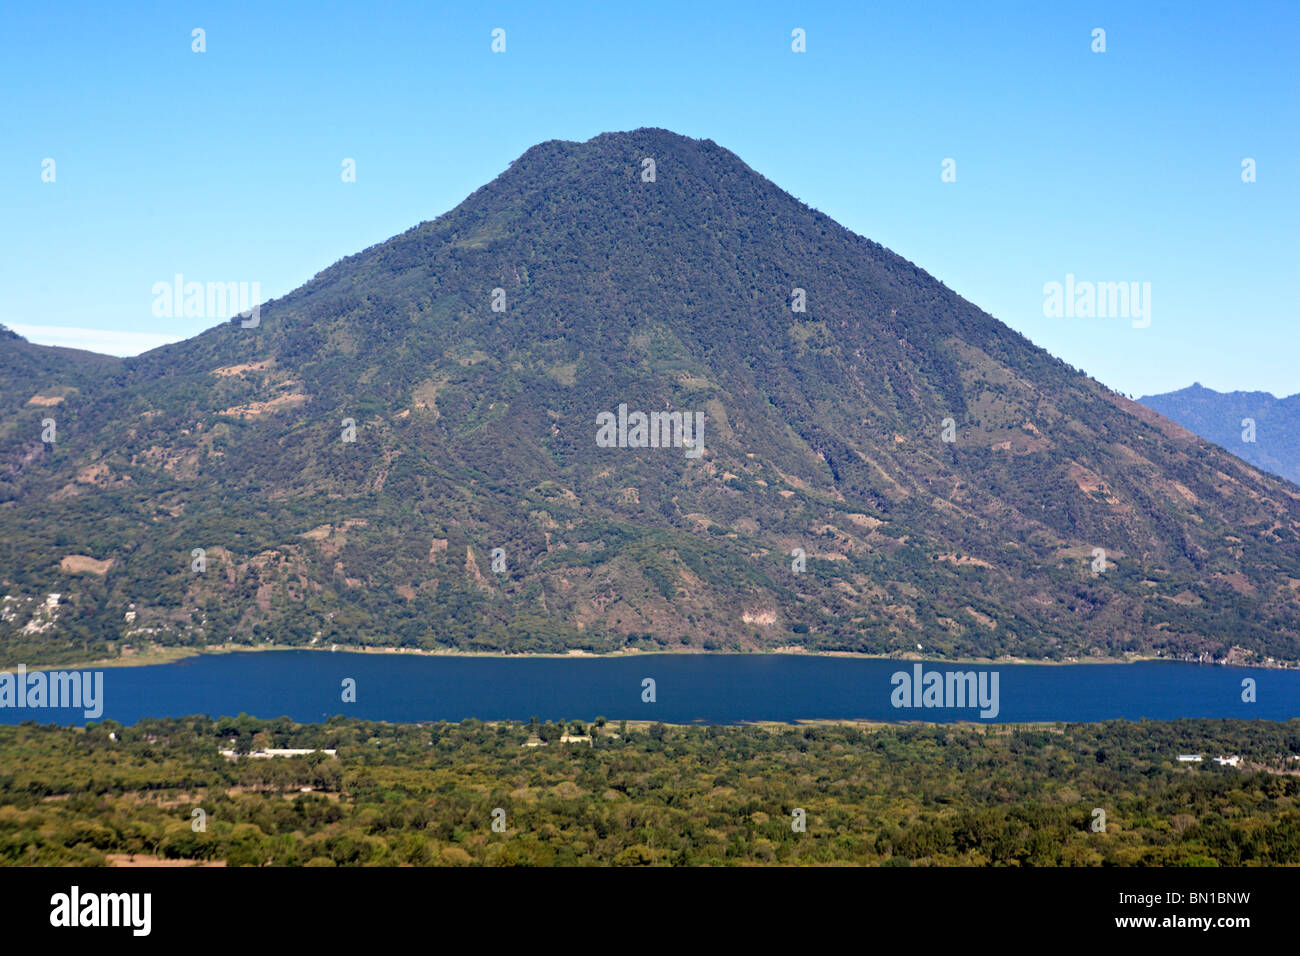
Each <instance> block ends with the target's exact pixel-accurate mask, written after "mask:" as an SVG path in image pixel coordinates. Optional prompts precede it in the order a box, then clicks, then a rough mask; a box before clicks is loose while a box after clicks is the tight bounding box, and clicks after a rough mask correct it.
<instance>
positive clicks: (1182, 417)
mask: <svg viewBox="0 0 1300 956" xmlns="http://www.w3.org/2000/svg"><path fill="white" fill-rule="evenodd" d="M1138 401H1140V402H1141V403H1142V404H1143V405H1145V406H1147V407H1148V408H1153V409H1155V410H1156V411H1157V412H1159V413H1160V414H1161V415H1164V416H1165V417H1166V418H1168V419H1171V420H1172V421H1175V422H1177V423H1178V424H1180V425H1182V426H1183V427H1184V428H1186V429H1187V430H1188V431H1191V432H1195V433H1196V434H1198V435H1200V436H1201V437H1202V438H1204V439H1205V440H1206V441H1212V442H1214V444H1216V445H1219V446H1220V447H1222V448H1225V449H1227V450H1228V451H1230V452H1232V454H1234V455H1236V456H1237V457H1238V458H1241V459H1244V460H1245V461H1248V462H1250V463H1251V464H1252V465H1254V466H1256V467H1257V468H1263V469H1264V470H1265V471H1271V472H1272V473H1273V474H1275V475H1280V476H1281V477H1283V478H1286V479H1287V480H1288V481H1291V482H1294V483H1295V484H1297V485H1300V394H1296V395H1291V396H1289V397H1288V398H1276V397H1274V396H1273V395H1271V394H1269V393H1268V392H1216V391H1215V390H1214V389H1212V388H1205V387H1204V386H1202V385H1201V384H1200V383H1199V382H1198V383H1196V384H1195V385H1192V386H1191V387H1190V388H1183V389H1179V390H1178V391H1176V392H1166V393H1165V394H1163V395H1145V396H1143V397H1142V398H1140V399H1138ZM1247 419H1249V420H1250V422H1253V423H1254V430H1253V433H1252V431H1251V429H1250V424H1249V422H1247V421H1246V420H1247ZM1252 437H1253V441H1252V440H1250V439H1251V438H1252Z"/></svg>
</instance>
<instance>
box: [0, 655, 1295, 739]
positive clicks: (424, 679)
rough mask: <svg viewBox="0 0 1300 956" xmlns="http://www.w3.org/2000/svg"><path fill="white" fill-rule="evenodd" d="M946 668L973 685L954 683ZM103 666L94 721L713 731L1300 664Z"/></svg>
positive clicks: (1211, 696) (1289, 693)
mask: <svg viewBox="0 0 1300 956" xmlns="http://www.w3.org/2000/svg"><path fill="white" fill-rule="evenodd" d="M918 668H919V669H920V675H919V677H920V679H919V681H917V677H918ZM930 672H938V674H937V677H931V676H929V675H930ZM947 672H953V673H956V672H963V673H973V677H972V678H962V677H955V678H953V679H949V678H948V677H947V676H946V674H947ZM98 673H101V674H102V675H103V677H102V680H103V684H102V692H101V695H100V699H101V702H102V708H103V711H102V717H101V718H100V719H112V720H116V721H119V722H121V723H124V724H129V723H134V722H135V721H137V720H139V719H140V718H142V717H168V716H170V717H175V716H182V715H186V714H208V715H211V716H214V717H215V716H222V715H234V714H238V713H240V712H244V713H248V714H251V715H253V716H256V717H268V718H269V717H279V716H282V715H283V716H288V717H290V718H292V719H293V720H296V721H300V722H309V721H319V720H322V719H324V718H326V717H330V716H332V715H334V714H343V715H345V716H348V717H360V718H364V719H369V720H386V721H395V722H415V721H434V720H447V721H460V720H463V719H466V718H470V717H474V718H478V719H481V720H494V719H513V720H528V719H529V718H530V717H533V716H536V717H540V718H542V719H543V720H547V719H550V720H556V719H560V718H568V719H580V720H590V719H591V718H593V717H596V716H604V717H607V718H609V719H610V720H620V719H627V720H661V721H664V722H665V723H691V722H707V723H717V724H732V723H741V722H745V721H759V720H771V721H796V720H812V719H845V720H847V719H863V720H881V721H915V720H926V721H936V722H950V721H974V722H981V723H1004V722H1019V721H1099V720H1109V719H1112V718H1127V719H1134V720H1135V719H1139V718H1143V717H1147V718H1152V719H1157V720H1166V719H1173V718H1178V717H1238V718H1259V719H1265V720H1285V719H1287V718H1290V717H1294V716H1300V670H1268V669H1259V668H1244V667H1220V666H1213V665H1203V664H1183V663H1172V662H1168V663H1167V662H1143V663H1136V664H1071V665H1050V666H1049V665H1032V664H1018V665H1012V664H997V665H990V664H978V665H977V664H955V663H951V662H935V661H927V662H924V663H920V662H915V661H899V660H864V659H857V658H833V657H813V656H808V657H804V656H794V655H703V654H680V655H674V654H653V655H645V656H642V657H616V658H488V657H429V656H421V655H413V654H359V653H347V652H343V651H339V652H329V651H324V652H322V651H259V652H250V653H234V654H218V655H210V656H201V657H194V658H188V659H185V660H182V661H177V662H174V663H169V664H159V665H151V666H146V667H117V668H107V669H104V670H103V671H100V672H98ZM995 674H996V677H994V675H995ZM895 675H901V676H900V677H896V676H895ZM28 676H29V679H30V676H31V675H28ZM646 679H650V680H652V681H653V692H654V693H653V696H654V700H653V701H649V700H643V696H645V697H649V696H650V694H649V685H646V684H645V681H646ZM1248 679H1249V680H1252V681H1254V683H1255V686H1254V695H1255V698H1256V700H1255V702H1253V703H1251V702H1245V701H1243V700H1242V696H1243V681H1247V680H1248ZM345 680H351V681H355V700H354V701H348V702H345V701H344V700H343V694H344V681H345ZM913 684H916V686H913ZM15 685H16V682H15ZM981 693H982V694H983V699H982V700H981V699H980V695H981ZM896 703H897V704H907V705H909V706H895V704H896ZM927 703H928V704H930V705H931V706H926V704H927ZM972 705H974V706H972ZM981 713H983V714H985V715H986V716H984V717H981ZM24 720H36V721H38V722H40V723H61V724H84V723H85V722H86V717H85V714H84V710H82V709H55V708H49V707H47V708H43V709H38V708H34V707H25V708H20V707H15V706H13V705H12V701H11V703H10V705H9V706H3V707H0V722H3V723H20V722H22V721H24Z"/></svg>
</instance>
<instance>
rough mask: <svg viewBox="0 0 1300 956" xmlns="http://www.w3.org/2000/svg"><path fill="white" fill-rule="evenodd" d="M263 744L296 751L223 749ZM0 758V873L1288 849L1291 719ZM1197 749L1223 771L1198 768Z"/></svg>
mask: <svg viewBox="0 0 1300 956" xmlns="http://www.w3.org/2000/svg"><path fill="white" fill-rule="evenodd" d="M566 734H568V735H574V736H577V737H578V738H579V739H578V740H577V741H576V742H574V741H570V742H563V741H562V740H561V738H562V737H563V736H565V735H566ZM588 737H589V738H590V739H589V741H588V739H586V738H588ZM530 744H531V746H530ZM266 748H319V750H318V752H314V753H311V754H309V755H306V756H291V757H270V758H263V759H259V758H254V757H251V756H249V755H250V753H252V752H254V751H259V750H264V749H266ZM223 750H226V751H233V755H234V758H235V759H230V758H229V757H228V756H223V754H222V753H221V751H223ZM325 750H333V751H336V755H334V756H331V755H328V754H326V753H324V752H323V751H325ZM0 753H3V754H4V760H3V763H2V764H0V862H3V863H4V864H6V865H22V864H42V865H90V866H98V865H105V864H116V865H123V864H124V863H130V862H132V857H134V858H135V862H136V863H137V864H139V863H140V862H142V861H153V860H157V859H159V858H161V859H163V860H173V861H184V862H187V863H193V864H196V865H197V864H200V863H218V864H224V865H227V866H265V865H270V866H406V865H411V866H469V865H484V866H510V865H539V866H540V865H637V866H642V865H661V866H662V865H668V866H673V865H677V866H680V865H709V866H714V865H717V866H730V865H765V864H769V865H846V864H852V865H866V866H972V867H984V866H1040V867H1041V866H1138V865H1159V866H1274V865H1295V864H1300V756H1297V755H1300V720H1291V721H1289V722H1286V723H1270V722H1262V721H1240V720H1178V721H1169V722H1148V721H1141V722H1127V721H1114V722H1107V723H1100V724H1053V725H1032V726H1031V725H1025V726H1004V727H987V726H968V725H956V726H951V725H950V726H922V725H912V726H899V725H848V724H810V725H762V726H725V727H724V726H666V725H664V724H658V723H655V724H648V723H635V724H629V723H627V722H618V723H611V722H609V721H606V720H605V719H604V718H600V717H597V718H595V719H594V720H590V721H572V720H566V721H555V720H548V721H542V720H538V719H534V720H533V721H531V722H527V723H484V722H482V721H477V720H467V721H464V722H462V723H459V724H448V723H435V724H417V725H393V724H386V723H373V722H366V721H360V720H351V719H344V718H342V717H336V718H334V719H332V720H329V721H327V722H325V723H320V724H310V725H299V724H294V723H293V722H291V721H290V720H289V719H288V718H279V719H275V720H261V719H256V718H252V717H248V716H244V715H241V716H239V717H233V718H232V717H227V718H221V719H219V720H212V719H209V718H206V717H187V718H171V719H162V720H142V721H140V722H139V723H138V724H135V725H133V726H130V727H125V726H121V725H118V724H115V723H112V722H104V723H99V724H92V725H88V726H87V727H85V728H80V729H77V728H61V727H55V726H42V725H37V724H34V723H27V724H22V725H17V726H4V727H0ZM1180 753H1198V754H1203V755H1204V760H1203V761H1202V762H1201V763H1198V764H1191V763H1180V762H1179V761H1178V760H1177V755H1178V754H1180ZM1219 755H1234V756H1238V757H1240V762H1239V764H1238V765H1237V766H1235V767H1231V766H1221V765H1218V764H1215V763H1214V761H1213V759H1212V758H1213V757H1214V756H1219ZM198 811H201V814H200V813H198ZM200 822H201V823H202V825H201V826H200ZM494 822H496V823H497V827H496V828H495V829H494V826H493V824H494ZM1099 824H1100V826H1099Z"/></svg>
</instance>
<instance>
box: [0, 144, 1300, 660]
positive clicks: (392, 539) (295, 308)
mask: <svg viewBox="0 0 1300 956" xmlns="http://www.w3.org/2000/svg"><path fill="white" fill-rule="evenodd" d="M647 159H653V160H654V175H653V177H651V176H650V166H649V165H648V164H647V163H646V162H645V161H646V160H647ZM801 301H802V302H804V303H806V308H805V309H804V310H803V311H796V310H795V309H794V308H793V305H794V304H796V303H799V302H801ZM494 306H495V308H494ZM34 349H35V350H37V351H33V350H34ZM0 369H3V370H4V371H3V373H0V403H2V404H3V407H4V408H6V409H7V410H8V412H7V414H6V416H5V417H4V419H3V423H2V424H0V574H2V575H3V587H4V592H5V594H6V595H8V596H9V597H10V598H11V599H12V600H10V601H8V602H7V604H6V607H5V610H4V613H3V615H0V618H3V619H2V620H0V659H2V661H3V662H5V663H8V662H16V661H28V662H31V661H32V660H35V659H37V658H41V659H45V660H50V659H55V658H58V657H60V656H63V659H71V658H72V657H82V658H84V657H85V656H86V655H88V654H95V653H100V652H104V651H106V650H108V649H110V648H111V650H112V652H113V653H117V652H119V651H121V649H122V648H123V646H124V645H131V646H133V647H135V648H139V647H141V646H143V645H148V644H151V643H159V644H164V645H191V646H203V645H207V644H213V643H220V642H224V641H228V640H234V641H240V642H265V641H275V642H278V643H283V644H295V645H308V644H317V645H329V644H334V643H338V644H359V643H368V644H384V645H389V646H406V647H413V648H430V649H432V648H458V649H462V650H485V651H486V650H497V651H501V650H504V651H555V650H562V649H566V648H586V649H590V650H596V651H609V650H615V649H621V648H643V649H655V648H670V649H674V648H675V649H693V648H703V649H713V650H727V649H733V650H750V649H775V648H803V649H810V650H850V651H863V652H871V653H882V654H885V653H887V654H908V653H911V654H914V653H916V652H917V645H918V644H919V645H921V646H922V648H923V652H924V653H925V654H927V655H933V656H950V657H970V656H981V657H997V656H1006V655H1016V656H1021V657H1026V658H1034V659H1061V658H1063V657H1067V656H1081V657H1091V656H1112V655H1122V654H1158V655H1163V656H1168V657H1178V658H1191V659H1207V660H1208V659H1214V660H1226V659H1231V660H1239V661H1244V660H1255V659H1261V658H1265V657H1272V658H1278V659H1288V660H1295V659H1297V658H1300V489H1297V488H1295V487H1292V486H1290V485H1287V484H1285V483H1284V482H1282V481H1280V480H1278V479H1277V478H1275V477H1273V476H1271V475H1267V474H1263V473H1261V472H1260V471H1258V470H1256V469H1255V468H1253V467H1252V466H1250V465H1247V464H1245V463H1244V462H1242V461H1240V460H1239V459H1237V458H1235V457H1233V456H1232V455H1229V454H1227V453H1226V452H1224V451H1223V450H1221V449H1220V448H1218V447H1215V446H1214V445H1211V444H1209V443H1207V442H1205V441H1203V440H1201V439H1199V438H1197V437H1196V436H1195V435H1193V434H1192V433H1191V432H1189V431H1187V430H1185V429H1184V428H1182V427H1180V426H1178V425H1175V424H1174V423H1172V422H1171V421H1169V420H1168V419H1166V418H1164V417H1162V416H1160V415H1159V414H1157V413H1156V412H1154V411H1152V410H1151V409H1149V408H1147V407H1145V406H1143V405H1141V404H1137V403H1134V402H1130V401H1128V400H1127V399H1125V398H1123V397H1122V396H1120V395H1118V394H1116V393H1115V392H1112V391H1110V390H1109V389H1107V388H1105V387H1103V386H1102V385H1100V384H1098V383H1097V382H1095V381H1093V380H1092V379H1090V378H1088V377H1087V376H1085V375H1083V374H1082V373H1080V372H1078V371H1076V370H1075V369H1072V368H1071V367H1069V366H1067V365H1066V364H1065V363H1063V362H1061V361H1059V360H1058V359H1055V358H1053V357H1052V356H1051V355H1049V354H1047V353H1046V352H1044V351H1043V350H1042V349H1039V348H1037V347H1035V346H1034V345H1033V344H1031V343H1030V342H1029V341H1028V340H1026V339H1025V338H1024V337H1022V336H1020V335H1019V334H1017V333H1016V332H1014V331H1012V330H1011V329H1009V328H1007V327H1006V326H1005V325H1003V324H1002V323H1000V322H998V321H997V320H996V319H994V318H993V317H992V316H990V315H988V314H987V313H985V312H983V311H981V310H980V309H979V308H977V307H976V306H974V305H972V304H971V303H969V302H967V301H965V300H964V299H962V298H961V297H960V296H958V295H956V294H955V293H954V292H953V291H952V290H950V289H948V288H947V287H946V286H944V285H943V283H941V282H939V281H937V280H936V279H934V278H933V277H931V276H930V275H928V274H927V273H926V272H924V271H923V270H922V269H920V268H918V267H917V266H916V265H914V264H912V263H910V262H908V261H906V260H904V259H902V258H900V257H899V256H897V255H895V254H894V253H892V252H890V251H889V250H888V249H886V248H884V247H883V246H881V245H879V244H877V243H875V242H872V241H870V240H869V239H865V238H863V237H861V236H858V235H855V234H853V233H851V232H849V231H848V230H846V229H844V228H843V227H841V226H839V225H837V224H836V223H835V222H833V221H832V220H831V219H829V218H828V217H826V216H825V215H822V214H821V213H819V212H817V211H816V210H814V209H811V208H809V207H808V206H806V205H804V204H803V203H801V202H799V201H798V200H796V199H795V198H794V197H792V196H790V195H789V194H787V193H785V192H783V191H782V190H781V189H779V188H777V187H776V186H775V185H773V184H772V183H771V182H769V181H768V180H767V179H765V178H764V177H763V176H761V175H759V174H758V173H757V172H755V171H754V170H752V169H750V168H749V167H748V166H747V165H745V163H744V162H742V161H741V160H740V159H739V158H738V157H737V156H735V155H734V154H733V153H731V152H729V151H727V150H726V149H723V148H722V147H720V146H718V145H717V144H715V143H713V142H712V141H710V140H693V139H687V138H685V137H682V136H678V135H676V134H674V133H671V132H668V131H666V130H657V129H641V130H636V131H634V132H629V133H607V134H604V135H601V136H597V137H595V138H594V139H591V140H589V141H587V142H585V143H574V142H561V141H550V142H545V143H542V144H540V145H538V146H535V147H533V148H532V149H530V150H528V151H527V152H526V153H525V154H524V155H522V156H521V157H520V158H519V159H518V160H516V161H515V162H514V163H512V164H511V166H510V167H509V169H507V170H506V171H505V172H504V173H502V174H501V175H500V176H498V177H497V178H496V179H494V180H492V181H491V182H490V183H488V184H487V185H486V186H484V187H482V188H481V189H479V190H477V191H476V192H474V193H473V194H472V195H471V196H469V197H468V198H467V199H466V200H465V201H464V202H463V203H461V204H460V205H459V206H458V207H457V208H455V209H454V210H452V211H451V212H449V213H447V214H446V215H444V216H442V217H440V218H438V219H437V220H434V221H432V222H425V223H422V224H420V225H419V226H416V227H415V228H413V229H411V230H409V231H407V232H405V233H402V234H401V235H399V236H396V237H394V238H392V239H390V240H388V241H387V242H384V243H381V244H379V245H376V246H372V247H371V248H368V249H366V250H364V251H363V252H360V253H358V254H357V255H354V256H350V257H348V258H346V259H344V260H342V261H340V262H338V263H336V264H335V265H333V266H331V267H330V268H328V269H326V270H324V271H323V272H321V273H319V274H318V275H317V276H316V277H315V278H314V279H313V280H312V281H310V282H308V283H307V284H306V285H304V286H303V287H302V288H300V289H298V290H296V291H295V292H293V293H291V294H289V295H287V296H285V297H284V298H282V299H278V300H274V301H272V302H269V303H266V304H264V305H263V307H262V309H261V316H260V324H259V325H257V326H256V327H247V328H246V327H244V323H242V322H240V321H239V320H237V319H232V320H231V321H228V322H224V323H222V324H220V325H218V326H216V327H214V328H211V329H209V330H208V331H206V332H204V333H202V334H201V335H198V336H196V337H195V338H192V339H189V340H187V341H184V342H180V343H176V344H173V345H168V346H165V347H163V348H159V349H155V350H153V351H151V352H148V353H146V354H144V355H141V356H138V357H135V358H129V359H125V360H121V361H120V362H118V363H105V364H104V365H103V366H102V367H101V366H98V365H93V363H90V362H89V361H88V360H87V361H84V362H83V361H82V360H80V359H77V358H75V357H69V356H65V355H61V354H60V355H56V354H54V352H53V351H52V350H45V351H41V350H40V347H38V346H31V345H29V344H27V343H23V342H21V341H17V342H16V341H14V340H13V339H6V340H4V341H0ZM624 406H625V407H624ZM620 409H621V410H622V412H623V415H622V416H621V415H620ZM638 412H644V413H651V412H659V413H665V412H666V413H682V414H689V415H690V416H691V419H690V420H691V421H695V420H696V419H695V416H697V415H702V416H703V420H704V431H703V436H702V437H703V441H702V443H699V444H695V445H683V444H681V443H680V441H678V442H677V444H676V447H659V448H656V447H644V448H638V447H617V441H615V447H607V445H608V443H607V442H603V441H600V440H598V438H600V437H601V436H600V435H599V434H598V427H602V426H604V427H605V428H606V436H605V437H611V436H612V437H614V438H615V439H617V434H616V433H617V432H618V431H619V430H620V427H621V426H622V422H621V419H622V418H623V417H624V416H631V418H630V423H629V424H630V426H631V427H635V424H636V420H635V414H636V413H638ZM605 416H612V417H613V419H614V421H615V425H613V426H610V425H608V422H609V419H608V418H607V417H605ZM48 417H53V418H54V419H55V420H56V422H57V428H58V439H57V441H56V442H54V443H47V442H43V441H42V420H43V419H46V418H48ZM610 429H612V431H610ZM621 430H622V432H623V436H624V437H625V438H626V437H627V428H626V427H621ZM350 434H354V437H355V441H348V440H346V439H347V438H348V437H349V436H350ZM632 437H633V438H634V439H636V438H637V437H638V435H637V434H636V433H634V434H633V436H632ZM668 437H669V439H670V441H669V444H673V439H674V436H673V435H672V434H670V435H669V436H668ZM684 437H685V436H684V435H682V434H681V433H680V432H679V433H678V434H677V435H676V436H675V438H676V439H678V440H680V439H682V438H684ZM949 439H951V440H949ZM701 445H702V449H701ZM200 549H201V550H200ZM496 549H500V550H499V551H498V550H496ZM1102 551H1104V563H1101V559H1099V558H1098V557H1097V556H1098V555H1100V554H1101V552H1102ZM494 552H495V561H494ZM200 562H201V563H200ZM494 564H495V570H494ZM198 567H201V568H202V571H201V572H196V570H195V569H196V568H198ZM1095 568H1099V569H1100V571H1097V570H1094V569H1095ZM48 592H58V593H59V594H60V595H61V598H60V604H59V606H58V607H53V608H46V609H40V608H39V605H40V603H41V602H42V601H44V599H45V595H46V594H47V593H48Z"/></svg>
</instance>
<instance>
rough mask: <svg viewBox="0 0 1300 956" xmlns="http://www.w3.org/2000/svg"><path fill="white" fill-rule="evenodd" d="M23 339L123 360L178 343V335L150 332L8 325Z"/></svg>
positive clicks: (60, 326) (179, 338) (38, 343)
mask: <svg viewBox="0 0 1300 956" xmlns="http://www.w3.org/2000/svg"><path fill="white" fill-rule="evenodd" d="M9 328H11V329H13V330H14V331H15V332H17V333H18V334H19V335H21V336H22V337H23V338H25V339H26V340H27V341H29V342H35V343H36V344H37V345H62V346H64V347H65V348H70V349H86V350H87V351H90V352H99V353H101V354H103V355H117V356H120V357H126V356H129V355H139V354H140V353H141V352H147V351H149V350H150V349H156V348H158V347H159V346H160V345H168V344H170V343H172V342H179V341H181V338H182V337H181V336H179V335H158V334H157V333H154V332H122V331H119V330H117V329H78V328H73V327H71V326H63V325H16V324H14V325H9Z"/></svg>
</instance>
